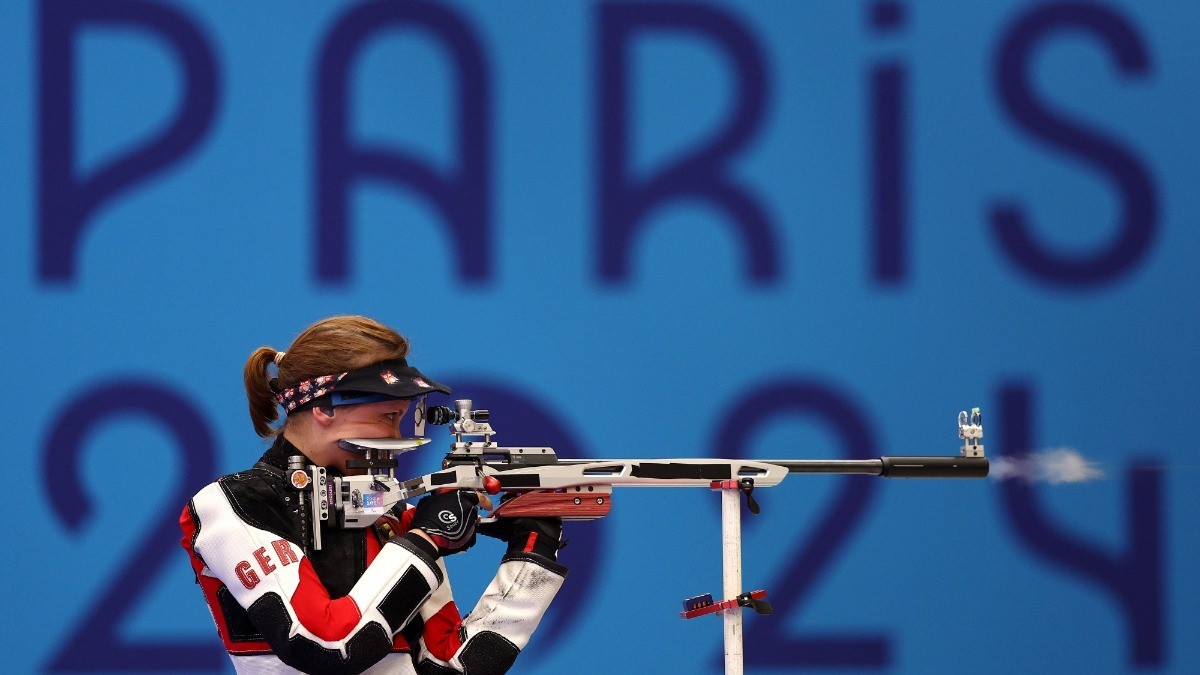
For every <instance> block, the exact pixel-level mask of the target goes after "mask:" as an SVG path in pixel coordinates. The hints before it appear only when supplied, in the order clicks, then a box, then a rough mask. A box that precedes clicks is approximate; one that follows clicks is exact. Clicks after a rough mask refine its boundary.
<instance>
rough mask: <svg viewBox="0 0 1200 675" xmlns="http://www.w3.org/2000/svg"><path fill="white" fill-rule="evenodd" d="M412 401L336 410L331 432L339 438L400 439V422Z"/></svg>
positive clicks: (355, 406) (403, 400) (404, 400)
mask: <svg viewBox="0 0 1200 675" xmlns="http://www.w3.org/2000/svg"><path fill="white" fill-rule="evenodd" d="M411 404H412V401H409V400H407V399H397V400H395V401H380V402H378V403H361V404H359V405H346V406H340V407H338V408H334V415H333V425H332V426H331V427H330V430H331V431H333V432H334V435H336V436H337V437H338V438H400V420H401V419H403V418H404V415H405V413H407V412H408V406H409V405H411Z"/></svg>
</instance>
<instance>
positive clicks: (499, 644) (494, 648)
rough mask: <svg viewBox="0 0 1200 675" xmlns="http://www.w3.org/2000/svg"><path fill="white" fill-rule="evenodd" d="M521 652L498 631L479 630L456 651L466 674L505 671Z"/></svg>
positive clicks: (479, 674)
mask: <svg viewBox="0 0 1200 675" xmlns="http://www.w3.org/2000/svg"><path fill="white" fill-rule="evenodd" d="M520 653H521V650H520V649H517V646H516V645H515V644H513V643H512V642H510V641H509V640H508V639H507V638H505V637H504V636H503V635H501V634H499V633H493V632H492V631H490V630H484V631H480V632H478V633H476V634H474V635H472V636H471V639H470V640H467V644H465V645H463V646H462V649H460V650H459V652H458V660H459V661H462V664H463V672H464V673H467V675H489V674H490V673H496V674H499V673H506V672H508V669H509V668H512V665H513V663H515V662H516V660H517V655H518V654H520Z"/></svg>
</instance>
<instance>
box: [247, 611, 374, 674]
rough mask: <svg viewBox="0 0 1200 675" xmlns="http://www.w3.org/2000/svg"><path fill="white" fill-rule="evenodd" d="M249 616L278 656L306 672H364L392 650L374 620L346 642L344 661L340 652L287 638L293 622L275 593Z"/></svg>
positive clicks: (295, 637)
mask: <svg viewBox="0 0 1200 675" xmlns="http://www.w3.org/2000/svg"><path fill="white" fill-rule="evenodd" d="M249 614H250V618H251V619H253V621H254V624H255V625H256V626H258V627H259V628H260V629H262V632H263V636H264V637H265V638H266V640H267V643H268V644H270V645H271V649H273V650H275V656H277V657H279V660H280V661H283V662H284V663H286V664H287V665H289V666H291V667H293V668H296V669H297V670H302V671H304V672H306V673H331V674H334V675H341V674H343V673H344V674H346V675H351V674H353V673H361V672H362V671H364V670H366V669H367V668H370V667H371V664H373V663H376V662H378V661H379V660H380V659H382V658H383V657H384V656H387V654H388V653H389V652H390V651H391V649H392V641H391V639H390V638H389V637H388V635H387V631H386V630H385V629H384V627H383V626H381V625H379V624H378V623H376V622H374V621H372V622H371V623H368V624H367V625H366V626H363V627H362V628H360V629H359V630H358V633H357V634H355V636H354V637H352V638H350V641H349V642H347V643H346V655H347V658H345V659H343V658H342V655H341V653H340V652H338V650H336V649H326V648H325V647H322V646H321V645H320V644H317V643H316V642H314V641H312V640H310V639H308V638H306V637H304V636H303V635H296V636H294V637H292V638H290V639H289V638H288V637H287V636H288V634H289V633H291V630H292V619H291V617H290V616H288V613H287V608H286V607H285V606H284V604H283V600H282V599H281V598H280V597H279V596H278V595H276V594H274V593H267V594H266V595H264V596H262V597H261V598H259V599H258V600H256V601H254V604H252V605H250V611H249Z"/></svg>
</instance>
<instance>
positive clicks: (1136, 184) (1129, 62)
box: [991, 3, 1158, 286]
mask: <svg viewBox="0 0 1200 675" xmlns="http://www.w3.org/2000/svg"><path fill="white" fill-rule="evenodd" d="M1069 30H1082V31H1086V32H1087V33H1088V34H1090V35H1093V36H1095V37H1097V38H1099V39H1100V40H1101V41H1102V44H1103V45H1104V46H1105V47H1107V48H1108V50H1109V51H1110V52H1111V53H1112V54H1113V55H1114V56H1115V58H1116V65H1117V67H1118V69H1119V70H1120V72H1121V73H1122V74H1125V75H1144V74H1146V73H1147V72H1148V71H1149V69H1150V65H1149V57H1148V56H1147V55H1146V48H1145V45H1144V44H1143V43H1142V41H1141V38H1140V37H1139V35H1138V33H1137V31H1136V30H1135V29H1134V28H1133V27H1132V26H1130V25H1129V23H1128V22H1127V21H1125V19H1124V18H1122V17H1121V16H1120V15H1119V14H1117V13H1115V12H1114V11H1113V10H1111V9H1107V8H1105V7H1102V6H1100V5H1085V4H1079V3H1058V4H1053V5H1047V6H1043V7H1038V8H1036V9H1034V10H1032V11H1030V12H1029V13H1028V14H1026V15H1024V16H1023V17H1021V19H1020V20H1019V21H1017V22H1016V24H1014V25H1013V27H1012V29H1011V30H1009V32H1008V33H1007V34H1006V35H1005V36H1004V39H1003V41H1002V42H1001V45H1000V55H999V60H998V61H997V64H996V73H995V74H996V82H997V86H998V87H999V90H1000V91H999V95H1000V101H1001V103H1002V104H1003V106H1004V109H1005V110H1006V111H1007V112H1008V114H1009V115H1010V116H1011V117H1012V118H1013V120H1014V121H1015V122H1016V124H1017V125H1018V126H1020V127H1021V128H1022V129H1025V130H1026V131H1028V132H1029V133H1031V134H1033V135H1034V136H1036V137H1038V138H1040V139H1042V140H1044V141H1045V142H1046V143H1047V144H1049V145H1052V146H1056V147H1058V148H1061V149H1063V150H1066V151H1067V152H1069V153H1071V154H1074V155H1078V156H1080V157H1082V158H1083V159H1084V160H1086V161H1088V162H1089V163H1091V164H1095V165H1097V166H1098V167H1099V168H1101V169H1102V170H1103V171H1104V172H1105V173H1107V174H1108V175H1109V176H1111V177H1112V179H1113V181H1114V182H1115V183H1116V185H1117V188H1118V190H1120V192H1121V195H1122V198H1123V199H1122V201H1123V203H1124V209H1123V213H1122V215H1121V223H1120V231H1119V233H1118V234H1117V236H1116V237H1115V238H1114V239H1113V240H1112V241H1111V242H1110V243H1109V244H1108V245H1107V246H1105V247H1103V248H1102V249H1101V250H1100V251H1098V252H1095V253H1091V254H1088V255H1082V256H1078V255H1076V256H1071V255H1064V254H1062V253H1054V252H1050V251H1047V250H1046V249H1045V248H1044V247H1043V246H1042V245H1041V244H1039V243H1038V242H1037V240H1035V239H1034V238H1033V236H1031V235H1030V233H1029V221H1028V218H1027V217H1026V215H1025V213H1024V211H1023V209H1022V208H1021V207H1020V206H1019V205H1017V204H1016V203H1013V202H1001V203H999V204H995V205H993V206H992V213H991V221H992V228H993V229H994V230H995V232H996V236H998V237H999V238H1000V244H1001V245H1002V246H1003V247H1004V249H1005V251H1006V252H1007V253H1008V255H1009V256H1011V257H1012V259H1013V260H1014V261H1015V262H1016V263H1017V264H1018V265H1019V266H1021V267H1022V268H1024V269H1025V270H1026V271H1027V272H1029V273H1030V274H1032V275H1033V276H1034V277H1037V278H1038V279H1040V280H1042V281H1044V282H1047V283H1052V284H1059V285H1064V286H1086V285H1091V284H1099V283H1103V282H1108V281H1112V280H1114V279H1115V278H1117V277H1118V276H1120V275H1122V274H1125V273H1127V272H1129V271H1130V270H1131V269H1132V268H1133V267H1134V266H1135V265H1136V264H1137V263H1138V261H1139V260H1141V259H1142V258H1143V257H1144V256H1145V254H1146V252H1147V250H1148V249H1149V247H1150V243H1151V241H1152V240H1153V238H1154V231H1155V228H1156V223H1157V220H1158V204H1157V199H1156V197H1155V194H1154V186H1153V185H1152V184H1151V182H1150V178H1149V177H1148V175H1147V172H1146V169H1145V167H1144V166H1143V165H1142V163H1141V162H1140V161H1139V160H1138V158H1137V157H1136V156H1135V155H1134V153H1133V152H1132V151H1130V150H1129V149H1127V148H1125V147H1123V146H1122V145H1120V144H1119V143H1117V142H1116V141H1114V140H1112V139H1110V138H1108V137H1106V136H1104V135H1102V134H1101V133H1099V132H1097V131H1092V130H1090V129H1088V128H1087V127H1085V126H1083V125H1081V124H1079V123H1077V122H1075V121H1074V120H1072V119H1070V118H1069V117H1068V116H1066V115H1063V114H1062V113H1059V112H1057V111H1055V110H1052V109H1051V108H1049V107H1048V106H1046V105H1044V104H1043V103H1042V102H1041V101H1039V100H1038V98H1037V95H1036V94H1035V92H1034V91H1033V88H1032V86H1031V84H1030V77H1029V75H1030V70H1031V68H1030V61H1031V56H1032V53H1033V50H1034V49H1035V47H1037V45H1038V44H1039V43H1041V42H1042V41H1043V40H1046V39H1048V38H1049V37H1051V36H1053V35H1054V34H1056V33H1061V32H1065V31H1069Z"/></svg>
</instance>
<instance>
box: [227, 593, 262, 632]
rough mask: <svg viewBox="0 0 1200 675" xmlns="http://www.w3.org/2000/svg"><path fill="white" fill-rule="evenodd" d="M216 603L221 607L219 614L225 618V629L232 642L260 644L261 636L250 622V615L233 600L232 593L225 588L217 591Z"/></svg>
mask: <svg viewBox="0 0 1200 675" xmlns="http://www.w3.org/2000/svg"><path fill="white" fill-rule="evenodd" d="M217 603H218V604H219V605H220V606H221V614H223V615H224V616H225V627H226V628H227V629H228V630H229V639H230V641H232V642H262V640H263V634H262V633H260V632H259V630H258V628H257V627H255V625H254V622H253V621H251V620H250V615H249V614H248V613H246V610H245V609H244V608H243V607H242V606H241V605H239V604H238V601H237V600H235V599H234V598H233V593H230V592H229V589H228V588H226V587H225V586H221V587H220V588H219V589H217Z"/></svg>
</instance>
